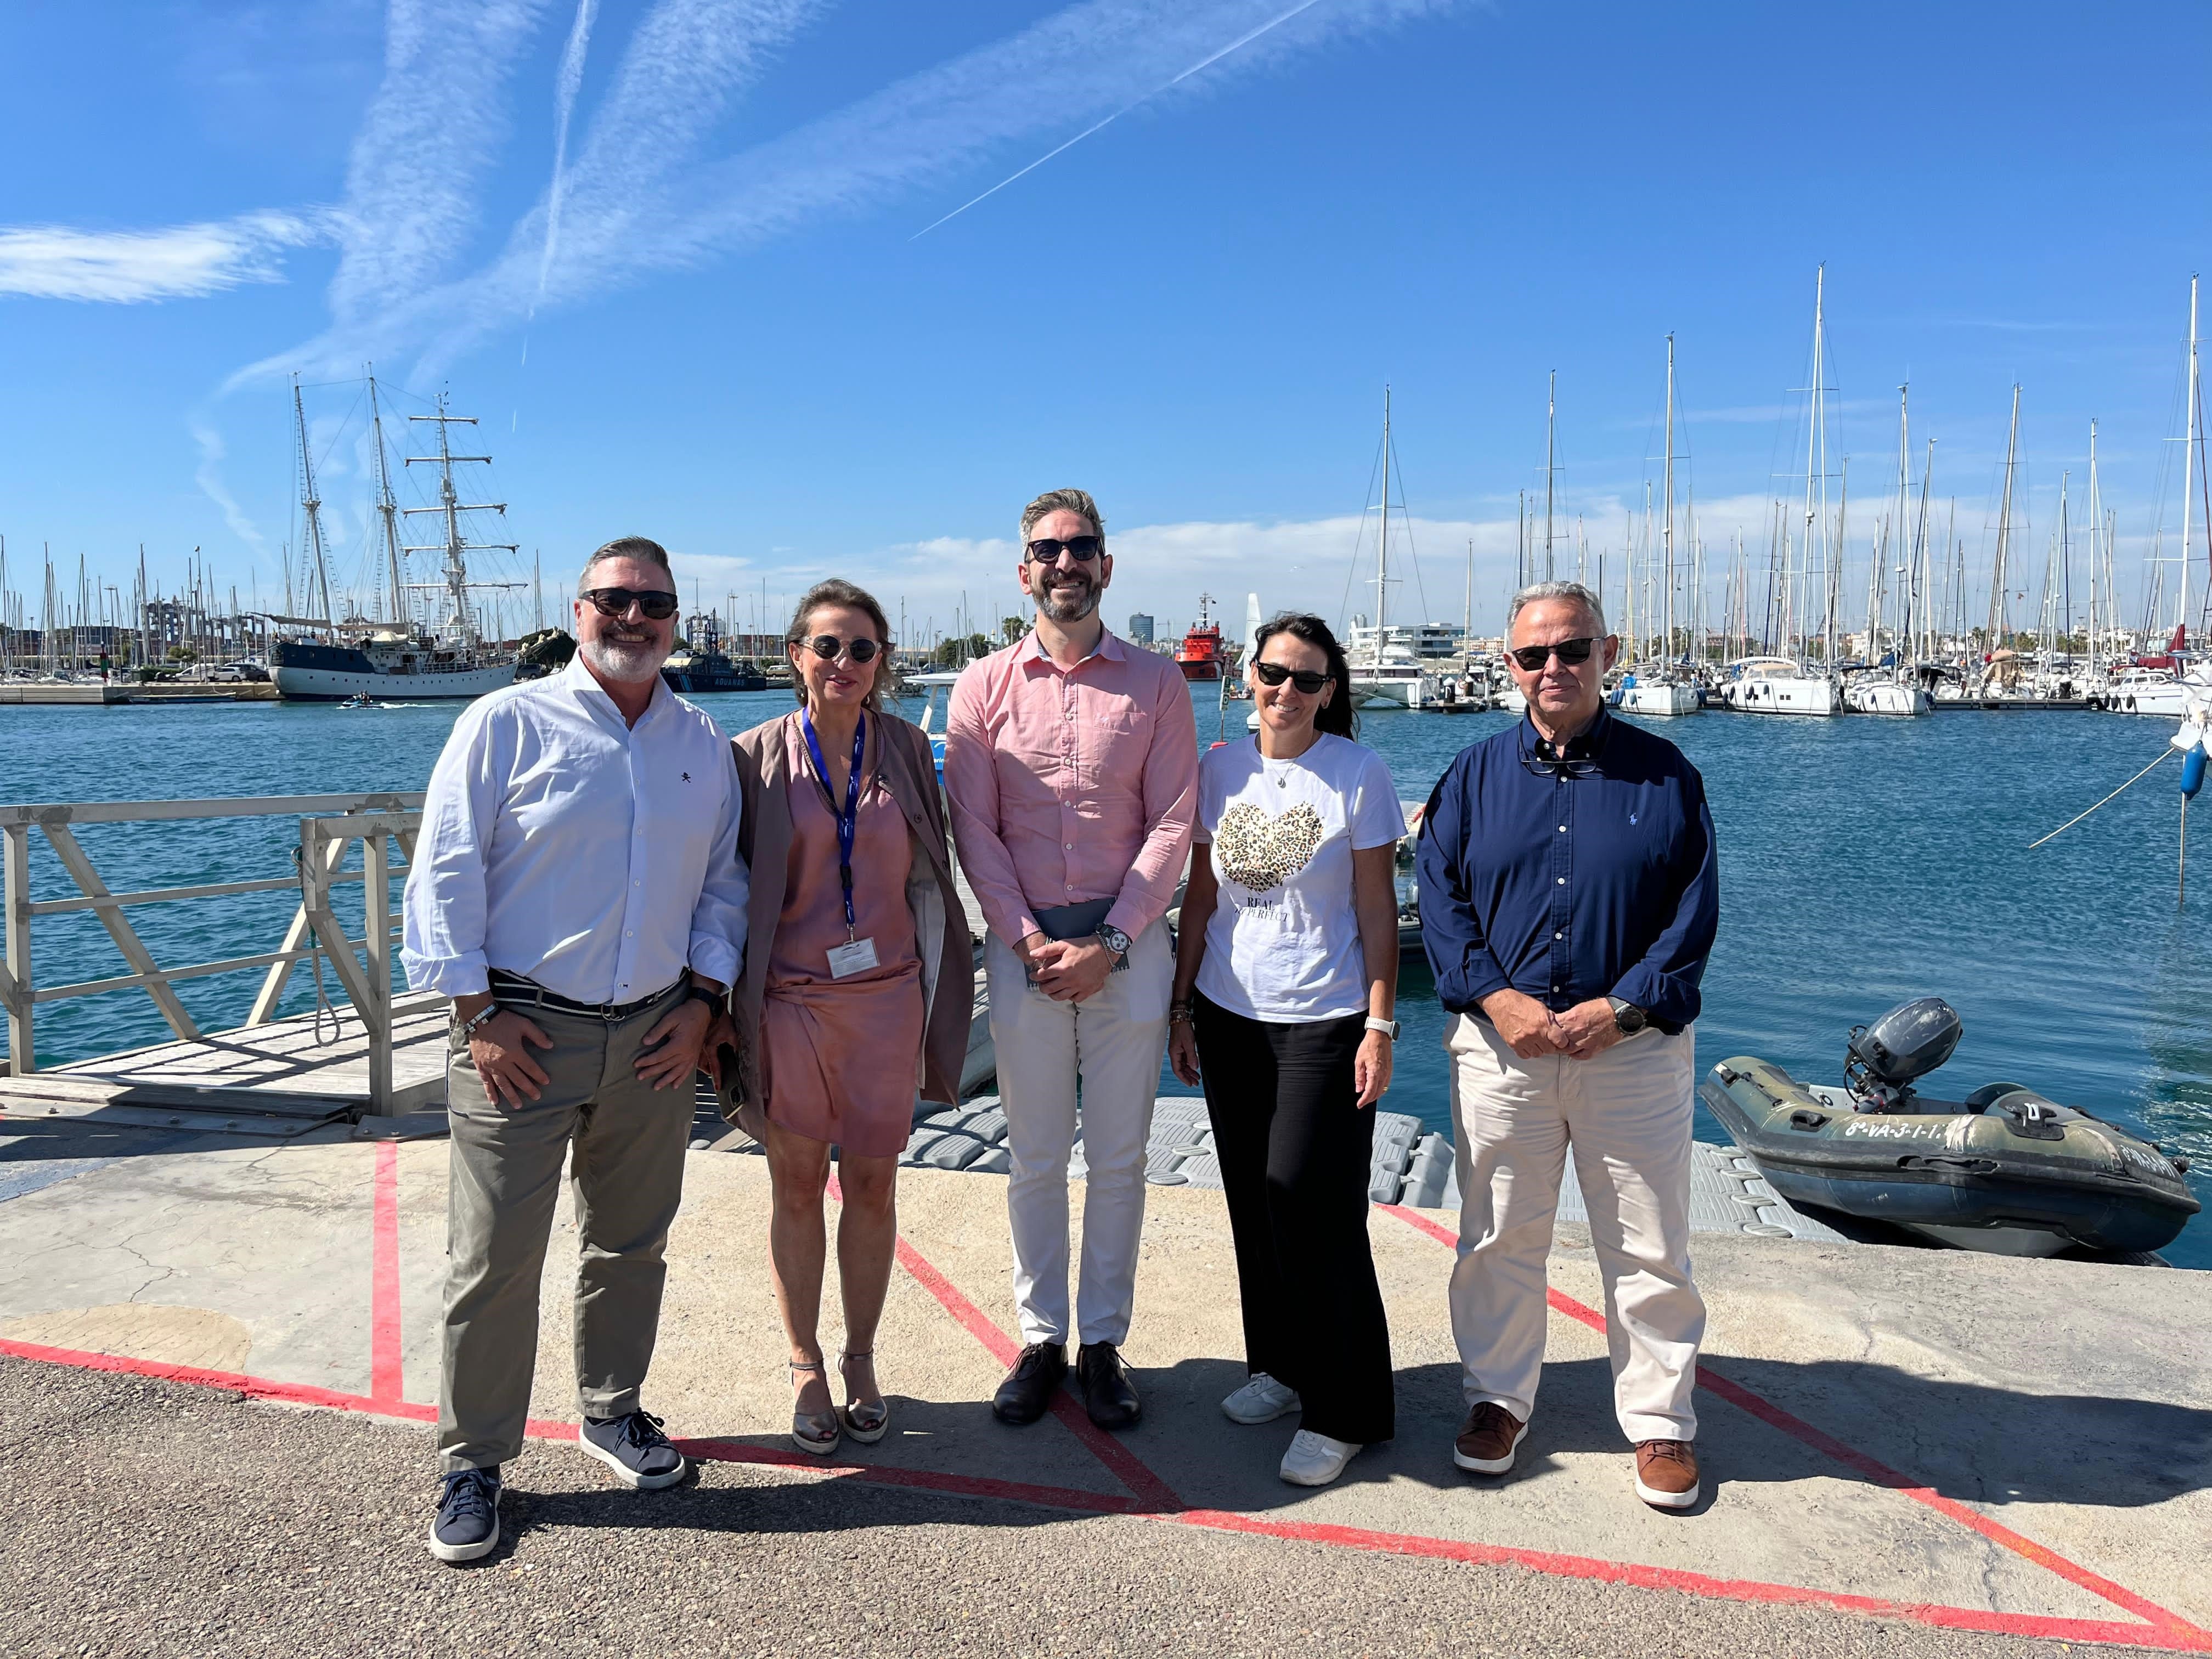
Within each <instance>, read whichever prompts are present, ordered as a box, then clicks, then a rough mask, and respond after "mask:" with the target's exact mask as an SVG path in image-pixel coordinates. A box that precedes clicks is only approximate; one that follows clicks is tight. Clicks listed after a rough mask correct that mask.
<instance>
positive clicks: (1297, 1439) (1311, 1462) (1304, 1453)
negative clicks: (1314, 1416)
mask: <svg viewBox="0 0 2212 1659" xmlns="http://www.w3.org/2000/svg"><path fill="white" fill-rule="evenodd" d="M1358 1449H1359V1448H1358V1447H1357V1446H1355V1445H1352V1443H1350V1442H1348V1441H1344V1440H1332V1439H1330V1438H1329V1437H1328V1436H1327V1435H1325V1434H1316V1433H1315V1432H1314V1431H1312V1430H1311V1429H1300V1430H1299V1431H1297V1433H1296V1434H1294V1435H1292V1436H1291V1449H1290V1450H1288V1451H1286V1452H1285V1453H1284V1454H1283V1469H1282V1474H1283V1479H1284V1480H1287V1481H1289V1482H1290V1483H1291V1485H1292V1486H1327V1485H1328V1483H1329V1482H1330V1481H1332V1480H1335V1479H1336V1477H1337V1476H1338V1475H1340V1474H1343V1473H1344V1466H1345V1465H1346V1463H1349V1462H1351V1461H1352V1454H1353V1453H1354V1452H1356V1451H1358Z"/></svg>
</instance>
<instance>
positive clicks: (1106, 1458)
mask: <svg viewBox="0 0 2212 1659" xmlns="http://www.w3.org/2000/svg"><path fill="white" fill-rule="evenodd" d="M829 1195H830V1196H831V1197H832V1198H835V1199H837V1200H839V1201H840V1202H842V1201H843V1196H844V1195H843V1194H842V1191H841V1190H840V1189H839V1188H838V1186H837V1176H836V1171H834V1170H833V1171H831V1173H830V1176H829ZM897 1255H898V1264H899V1266H901V1267H904V1268H905V1269H906V1270H907V1272H908V1273H909V1274H910V1275H912V1277H913V1279H914V1280H915V1283H916V1284H918V1285H921V1288H922V1289H924V1290H925V1291H928V1292H929V1293H930V1295H931V1296H933V1297H935V1298H936V1300H937V1304H938V1305H939V1307H941V1308H943V1309H944V1310H945V1312H947V1313H949V1314H951V1316H952V1317H953V1318H954V1319H955V1320H957V1322H959V1324H960V1326H961V1328H963V1329H964V1330H965V1331H967V1333H968V1334H969V1335H970V1336H972V1337H974V1338H975V1340H977V1341H978V1342H981V1344H982V1345H983V1346H984V1348H985V1350H986V1351H987V1352H989V1353H990V1355H991V1357H992V1358H994V1359H996V1360H997V1361H998V1362H999V1363H1000V1364H1001V1365H1011V1364H1013V1363H1014V1360H1015V1359H1016V1358H1018V1356H1019V1355H1020V1353H1021V1351H1022V1345H1021V1344H1020V1343H1018V1342H1017V1341H1015V1340H1014V1339H1013V1338H1012V1337H1011V1336H1009V1335H1007V1334H1006V1332H1004V1331H1002V1330H1000V1328H998V1326H997V1325H996V1324H994V1323H993V1322H992V1321H991V1319H990V1317H989V1316H987V1314H985V1313H984V1311H983V1310H981V1308H979V1307H977V1306H976V1305H975V1304H974V1303H973V1302H970V1301H969V1299H968V1298H967V1297H965V1296H963V1295H962V1294H961V1292H960V1289H959V1287H958V1286H957V1285H954V1284H953V1282H952V1281H951V1279H947V1278H946V1277H945V1275H944V1274H943V1273H939V1271H938V1270H937V1268H936V1267H934V1266H933V1265H932V1263H931V1262H930V1261H929V1259H928V1258H927V1257H926V1256H925V1255H922V1253H921V1251H920V1250H917V1249H915V1248H914V1246H913V1245H912V1244H910V1243H908V1242H907V1240H906V1238H905V1237H904V1236H903V1235H902V1236H901V1237H900V1238H899V1240H898V1244H897ZM1052 1413H1053V1415H1054V1417H1056V1418H1058V1419H1060V1422H1061V1423H1063V1424H1065V1425H1066V1427H1067V1429H1068V1431H1069V1432H1070V1433H1072V1434H1073V1435H1074V1436H1075V1437H1076V1438H1077V1439H1078V1440H1080V1441H1081V1442H1082V1443H1084V1445H1085V1447H1086V1448H1087V1449H1089V1450H1090V1452H1091V1455H1092V1456H1093V1457H1096V1458H1097V1460H1098V1461H1099V1462H1101V1463H1103V1464H1104V1465H1105V1466H1106V1468H1107V1469H1108V1470H1109V1472H1110V1473H1111V1474H1113V1476H1114V1478H1115V1480H1119V1481H1120V1482H1121V1484H1122V1485H1123V1486H1127V1488H1128V1489H1129V1491H1130V1492H1133V1494H1135V1496H1136V1498H1137V1499H1138V1500H1139V1503H1140V1504H1143V1505H1144V1506H1145V1507H1146V1509H1148V1510H1180V1509H1182V1507H1183V1501H1182V1498H1178V1497H1176V1493H1175V1489H1174V1488H1173V1487H1171V1486H1169V1485H1168V1483H1167V1482H1166V1481H1164V1480H1162V1479H1160V1477H1159V1476H1158V1474H1154V1473H1153V1471H1152V1469H1151V1468H1149V1467H1147V1466H1146V1463H1145V1462H1144V1460H1143V1459H1142V1458H1140V1457H1139V1456H1138V1455H1136V1454H1135V1453H1134V1452H1133V1451H1131V1450H1130V1449H1128V1448H1127V1446H1125V1445H1123V1444H1122V1443H1121V1442H1120V1441H1119V1440H1116V1439H1115V1437H1113V1436H1112V1435H1110V1434H1109V1433H1108V1432H1107V1431H1105V1430H1103V1429H1102V1428H1100V1427H1099V1426H1098V1425H1097V1424H1096V1423H1093V1422H1092V1421H1091V1419H1090V1416H1089V1415H1088V1413H1085V1411H1084V1409H1083V1406H1082V1403H1081V1402H1080V1401H1078V1400H1077V1399H1076V1398H1075V1396H1074V1395H1072V1394H1069V1393H1068V1392H1067V1391H1066V1389H1061V1390H1060V1391H1059V1392H1058V1393H1056V1394H1055V1395H1054V1396H1053V1401H1052Z"/></svg>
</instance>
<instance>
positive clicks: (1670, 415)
mask: <svg viewBox="0 0 2212 1659" xmlns="http://www.w3.org/2000/svg"><path fill="white" fill-rule="evenodd" d="M1662 470H1663V471H1664V473H1665V475H1666V481H1667V482H1666V485H1665V492H1664V493H1665V495H1666V500H1667V508H1666V510H1667V517H1666V521H1665V522H1664V523H1663V524H1662V526H1660V531H1659V539H1660V561H1659V562H1660V568H1661V569H1662V572H1663V574H1665V576H1666V579H1667V597H1666V599H1665V600H1664V601H1663V602H1662V605H1661V606H1660V617H1661V618H1662V640H1661V656H1662V660H1664V661H1666V662H1667V663H1668V664H1670V665H1671V664H1672V663H1673V662H1674V336H1673V335H1672V334H1669V335H1668V337H1667V459H1666V460H1665V461H1664V462H1663V463H1662Z"/></svg>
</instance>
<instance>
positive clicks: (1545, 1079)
mask: <svg viewBox="0 0 2212 1659" xmlns="http://www.w3.org/2000/svg"><path fill="white" fill-rule="evenodd" d="M1444 1047H1445V1048H1447V1049H1449V1051H1450V1054H1451V1056H1452V1090H1451V1103H1452V1126H1453V1128H1454V1131H1455V1139H1457V1141H1458V1143H1459V1146H1458V1166H1459V1189H1460V1193H1461V1194H1462V1197H1461V1206H1460V1218H1459V1260H1458V1261H1456V1262H1455V1263H1454V1265H1453V1267H1452V1275H1451V1318H1452V1335H1453V1337H1454V1339H1455V1340H1456V1341H1457V1343H1458V1345H1459V1354H1460V1363H1461V1364H1462V1367H1463V1368H1464V1370H1465V1373H1466V1375H1465V1378H1464V1386H1465V1389H1466V1394H1467V1403H1468V1405H1470V1406H1474V1405H1477V1404H1480V1402H1482V1401H1495V1402H1496V1403H1497V1404H1498V1405H1500V1406H1503V1407H1505V1409H1506V1410H1507V1411H1509V1412H1511V1413H1513V1415H1514V1416H1516V1417H1517V1418H1519V1419H1522V1421H1523V1422H1526V1421H1527V1420H1528V1418H1529V1416H1530V1415H1531V1414H1532V1413H1534V1410H1535V1407H1536V1383H1537V1378H1538V1376H1539V1374H1540V1372H1541V1370H1542V1368H1543V1363H1544V1336H1545V1330H1546V1306H1545V1292H1546V1289H1547V1285H1546V1281H1545V1276H1544V1260H1545V1257H1546V1256H1547V1255H1549V1254H1550V1251H1551V1247H1552V1223H1553V1218H1554V1216H1555V1215H1556V1214H1557V1213H1558V1211H1559V1180H1560V1177H1561V1175H1562V1174H1563V1173H1564V1171H1565V1165H1566V1158H1567V1148H1568V1146H1570V1145H1572V1146H1573V1147H1574V1149H1575V1170H1576V1173H1577V1176H1579V1177H1580V1180H1581V1185H1582V1191H1583V1204H1584V1206H1586V1207H1587V1208H1588V1209H1589V1231H1590V1244H1591V1246H1592V1248H1593V1249H1595V1252H1596V1255H1597V1264H1598V1272H1599V1275H1600V1277H1601V1279H1602V1280H1603V1282H1604V1285H1605V1316H1606V1318H1605V1324H1606V1346H1607V1352H1608V1354H1609V1356H1610V1358H1611V1359H1612V1362H1613V1411H1614V1413H1615V1415H1616V1416H1617V1417H1618V1418H1619V1419H1620V1427H1621V1431H1622V1432H1623V1433H1625V1434H1626V1435H1627V1437H1629V1438H1630V1439H1631V1440H1692V1439H1695V1438H1696V1437H1697V1433H1698V1414H1697V1411H1696V1408H1695V1407H1694V1406H1693V1405H1692V1402H1691V1392H1692V1389H1695V1387H1696V1386H1697V1380H1698V1346H1699V1343H1701V1342H1702V1341H1703V1340H1705V1299H1704V1298H1703V1297H1700V1296H1699V1294H1698V1289H1697V1286H1696V1285H1693V1284H1692V1283H1691V1282H1690V1144H1691V1143H1690V1119H1691V1112H1692V1102H1693V1099H1694V1097H1693V1094H1692V1054H1693V1052H1694V1049H1695V1042H1694V1040H1693V1034H1692V1032H1690V1031H1683V1032H1681V1033H1680V1035H1678V1036H1668V1035H1667V1034H1666V1033H1665V1032H1663V1031H1658V1030H1644V1031H1640V1032H1638V1034H1637V1035H1636V1036H1632V1037H1625V1038H1623V1039H1622V1040H1621V1041H1620V1042H1616V1043H1615V1044H1613V1047H1612V1048H1607V1049H1606V1050H1605V1051H1604V1052H1603V1053H1602V1054H1597V1055H1595V1056H1593V1057H1592V1058H1591V1059H1589V1060H1570V1059H1569V1058H1567V1057H1566V1056H1565V1054H1551V1055H1547V1056H1546V1057H1544V1058H1543V1059H1541V1060H1523V1059H1522V1058H1521V1057H1520V1056H1519V1055H1518V1054H1515V1053H1514V1052H1513V1050H1512V1048H1511V1047H1510V1045H1509V1044H1508V1043H1507V1042H1505V1040H1504V1038H1503V1037H1501V1036H1498V1032H1497V1030H1496V1028H1495V1027H1493V1026H1491V1025H1489V1024H1486V1023H1485V1022H1483V1021H1481V1020H1478V1019H1475V1018H1472V1017H1470V1016H1468V1015H1465V1014H1462V1015H1461V1016H1460V1017H1459V1018H1457V1019H1455V1021H1453V1023H1452V1025H1451V1027H1450V1029H1449V1032H1448V1033H1447V1035H1446V1036H1445V1039H1444Z"/></svg>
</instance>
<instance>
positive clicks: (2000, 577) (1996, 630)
mask: <svg viewBox="0 0 2212 1659" xmlns="http://www.w3.org/2000/svg"><path fill="white" fill-rule="evenodd" d="M2019 459H2020V387H2019V386H2018V384H2017V383H2015V385H2014V386H2013V389H2012V427H2011V430H2010V432H2009V433H2008V435H2007V436H2006V438H2005V474H2004V497H2003V500H2002V501H2001V502H2000V503H1999V504H1998V507H1997V550H1996V562H1995V563H1994V564H1992V565H1991V566H1990V623H1989V628H1988V629H1987V632H1986V635H1985V637H1984V640H1983V641H1982V649H1983V650H1984V652H1985V653H1990V654H1991V655H1994V654H1995V653H1996V651H1997V650H1998V649H1999V648H2000V647H2002V645H2003V643H2004V641H2003V639H2002V634H2003V630H2004V624H2005V621H2006V616H2005V583H2006V582H2007V581H2008V580H2009V578H2008V574H2007V573H2006V569H2005V566H2006V563H2007V562H2008V558H2009V556H2010V554H2011V552H2012V481H2013V470H2014V467H2015V465H2017V463H2018V461H2019Z"/></svg>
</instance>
